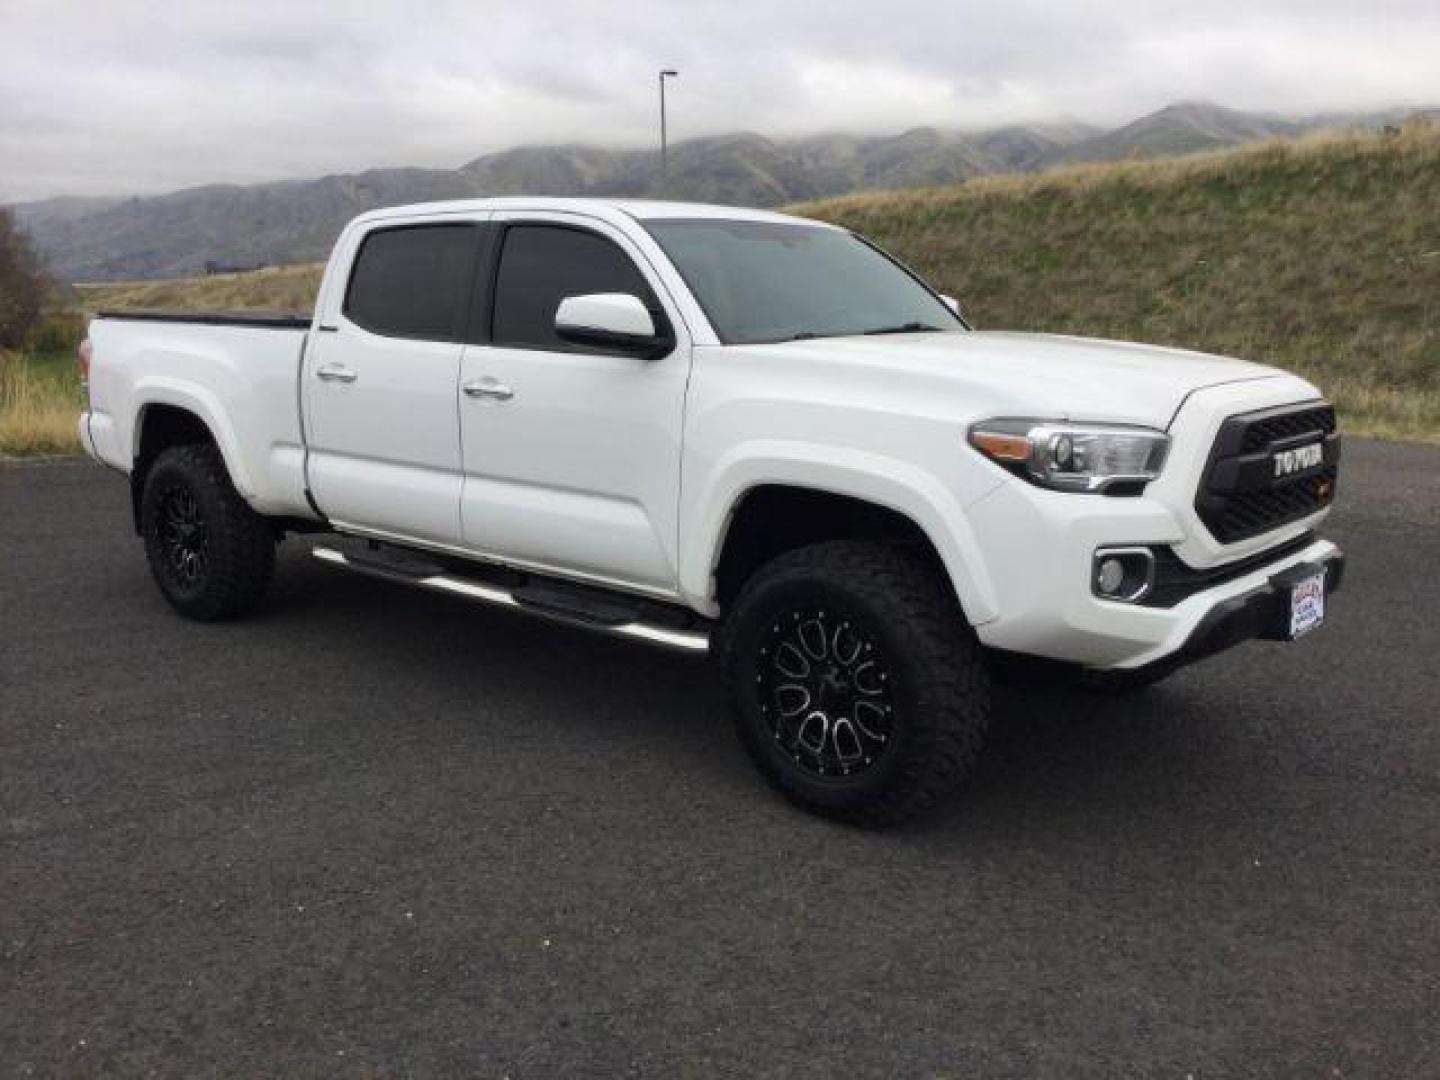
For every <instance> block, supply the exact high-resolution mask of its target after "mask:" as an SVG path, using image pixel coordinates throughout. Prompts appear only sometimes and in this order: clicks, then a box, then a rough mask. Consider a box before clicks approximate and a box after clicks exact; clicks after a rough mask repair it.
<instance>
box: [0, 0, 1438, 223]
mask: <svg viewBox="0 0 1440 1080" xmlns="http://www.w3.org/2000/svg"><path fill="white" fill-rule="evenodd" d="M662 66H667V67H675V68H678V69H679V70H680V73H681V74H680V78H679V79H678V80H676V81H675V82H674V83H673V84H672V85H671V88H670V91H669V103H670V118H671V137H672V139H683V138H685V137H686V136H691V135H702V134H714V133H717V132H722V131H732V130H738V129H747V130H752V131H759V132H761V133H763V134H767V135H794V134H804V133H811V132H818V131H827V130H846V131H854V132H898V131H901V130H903V129H905V128H908V127H913V126H916V125H919V124H936V125H942V126H949V127H958V128H976V127H984V126H990V125H995V124H1000V123H1005V122H1009V121H1015V120H1037V119H1053V118H1061V117H1070V118H1074V119H1082V120H1091V121H1096V122H1101V123H1118V122H1122V121H1126V120H1130V119H1133V118H1134V117H1136V116H1138V115H1140V114H1142V113H1145V112H1147V111H1150V110H1152V109H1155V108H1158V107H1159V106H1161V105H1165V104H1169V103H1171V102H1174V101H1179V100H1208V101H1214V102H1217V103H1220V104H1224V105H1230V106H1234V107H1237V108H1244V109H1268V110H1273V111H1278V112H1285V113H1306V112H1319V111H1329V110H1345V109H1363V108H1372V107H1384V106H1389V105H1411V104H1440V0H1415V2H1411V0H1375V2H1371V3H1361V2H1356V0H1350V2H1340V0H1293V2H1292V0H1249V2H1244V3H1232V2H1229V0H1201V2H1196V0H1174V2H1172V0H1151V2H1148V3H1147V2H1133V3H1120V2H1112V0H1074V2H1070V3H1066V2H1064V0H941V2H933V3H910V2H908V0H810V2H806V3H789V2H785V0H761V2H753V0H724V2H717V3H684V2H681V0H670V2H660V0H609V2H601V3H582V2H575V0H524V2H512V3H487V2H484V0H467V2H465V3H451V2H448V0H444V2H428V0H394V2H392V0H371V2H367V0H284V2H281V0H225V2H223V3H212V2H210V0H182V2H173V3H172V2H157V0H149V2H142V0H0V202H9V201H15V200H21V199H31V198H41V197H45V196H49V195H59V194H112V193H119V194H124V193H132V192H139V193H146V192H156V191H166V190H171V189H174V188H179V187H184V186H187V185H191V184H197V183H205V182H210V181H240V182H247V181H256V180H267V179H276V178H285V177H302V176H316V175H321V174H323V173H327V172H341V171H353V170H359V169H363V168H366V167H369V166H375V165H429V166H440V167H453V166H457V165H460V164H462V163H464V162H465V161H468V160H469V159H470V158H472V157H475V156H477V155H479V154H481V153H483V152H485V151H488V150H498V149H504V148H507V147H510V146H515V145H521V144H527V143H550V142H559V141H584V142H596V143H606V144H615V145H628V146H636V145H647V144H651V143H653V141H654V139H655V137H656V136H655V131H656V95H655V72H656V70H657V69H658V68H660V67H662Z"/></svg>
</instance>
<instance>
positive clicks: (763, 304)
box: [644, 219, 965, 345]
mask: <svg viewBox="0 0 1440 1080" xmlns="http://www.w3.org/2000/svg"><path fill="white" fill-rule="evenodd" d="M644 224H645V227H646V229H648V230H649V232H650V234H651V235H652V236H654V237H655V239H656V241H657V242H658V243H659V244H660V246H661V247H662V248H663V249H664V251H665V254H666V255H668V256H669V257H670V261H671V262H673V263H674V264H675V267H676V269H678V270H679V271H680V275H681V276H682V277H683V278H684V279H685V284H687V285H688V286H689V287H690V291H691V292H692V293H694V294H695V299H696V300H698V301H699V303H700V306H701V307H702V308H704V309H705V314H706V316H708V317H709V319H710V325H711V326H713V327H714V328H715V333H716V334H718V335H719V336H720V340H721V341H723V342H724V343H725V344H727V345H755V344H759V343H762V342H772V341H795V340H799V339H803V338H812V337H844V336H848V335H852V334H876V333H890V334H897V333H908V332H922V331H926V330H963V329H965V325H964V323H962V322H961V321H960V320H959V319H958V318H956V316H955V315H954V314H953V313H952V312H951V311H950V309H949V308H948V307H946V306H945V304H944V303H942V302H941V301H940V300H939V299H938V298H937V297H936V296H935V295H934V294H933V293H931V292H930V291H929V290H928V289H926V288H925V287H924V286H923V285H921V284H920V283H919V282H918V281H917V280H916V279H915V278H913V277H912V276H911V275H910V274H909V273H908V272H907V271H906V270H904V269H902V268H901V267H900V266H898V265H897V264H896V263H894V262H892V261H891V260H890V259H889V258H888V257H886V256H885V255H882V254H881V253H880V252H878V251H876V250H875V249H874V248H872V247H871V246H870V245H869V244H867V243H865V242H864V241H863V240H860V239H858V238H856V237H854V236H852V235H851V234H850V233H848V232H844V231H843V230H840V229H831V228H825V227H823V226H818V225H805V224H802V223H798V222H770V221H726V220H721V219H713V220H712V219H692V220H684V221H665V220H659V221H647V222H645V223H644Z"/></svg>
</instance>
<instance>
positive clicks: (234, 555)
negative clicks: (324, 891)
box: [80, 198, 1343, 825]
mask: <svg viewBox="0 0 1440 1080" xmlns="http://www.w3.org/2000/svg"><path fill="white" fill-rule="evenodd" d="M81 364H82V367H83V368H84V371H85V374H86V376H87V380H88V394H89V401H88V407H87V409H86V411H85V413H84V415H83V417H82V419H81V421H80V434H81V437H82V440H83V442H84V445H85V447H86V448H87V450H88V452H89V453H90V454H91V455H93V456H94V457H95V458H96V459H98V460H99V461H101V462H103V463H104V464H106V465H109V466H113V467H114V468H115V469H117V470H119V471H120V472H122V473H124V474H126V475H127V476H128V478H129V483H130V491H131V496H132V503H133V510H134V525H135V529H136V531H137V533H138V535H139V536H140V538H141V539H142V540H143V543H144V549H145V553H146V557H147V559H148V562H149V566H150V569H151V571H152V573H153V575H154V578H155V580H156V582H157V584H158V585H159V588H160V591H161V592H162V593H163V594H164V596H165V599H166V600H168V601H169V603H170V604H171V605H172V606H173V607H174V608H175V609H176V610H177V611H179V612H180V613H181V614H183V615H186V616H188V617H190V618H193V619H198V620H214V619H222V618H227V617H231V616H235V615H239V614H240V613H242V612H244V611H245V610H247V609H249V608H251V607H252V606H253V605H254V604H256V602H257V601H259V600H260V599H261V597H262V595H263V594H264V593H265V590H266V586H267V584H268V582H269V581H270V578H271V574H272V570H273V568H274V565H275V555H276V547H277V545H278V544H279V542H280V541H281V540H282V539H283V538H284V537H286V536H308V537H310V539H309V540H308V543H309V544H310V545H311V546H312V549H313V554H314V556H315V557H316V558H318V559H319V560H321V561H322V562H323V563H325V564H326V565H330V566H334V567H338V568H344V569H347V570H351V571H355V572H358V573H363V574H369V575H374V576H378V577H381V578H385V579H388V580H391V581H396V582H403V583H407V584H410V585H413V586H417V587H419V588H422V589H429V590H433V591H436V592H440V593H445V594H447V595H450V596H453V597H457V598H460V599H463V600H466V601H473V602H477V603H482V604H492V605H499V606H502V607H507V608H510V609H513V610H514V611H515V612H517V613H528V614H530V615H534V616H538V617H543V618H549V619H553V620H557V621H559V622H563V623H566V624H570V625H573V626H580V627H587V628H591V629H595V630H600V631H603V632H606V633H610V634H614V635H618V636H620V637H622V638H628V639H631V640H634V641H637V642H645V643H649V644H651V645H656V646H663V647H670V648H675V649H681V650H693V651H695V652H707V651H708V653H710V654H711V656H712V657H713V658H714V661H715V664H716V666H717V668H718V671H719V674H720V681H721V682H722V684H723V686H724V690H725V693H726V694H727V695H728V698H729V701H730V703H731V705H732V706H733V711H734V715H735V720H736V725H737V727H738V730H739V734H740V737H741V739H742V741H743V743H744V745H745V747H746V748H747V750H748V751H749V753H750V755H751V756H752V757H753V759H754V761H755V762H756V763H757V765H758V766H759V768H760V770H761V771H762V772H763V773H764V775H765V776H766V777H767V778H768V779H769V781H770V782H771V783H773V784H774V785H775V786H776V787H777V788H778V789H779V790H780V791H782V792H783V793H784V794H785V795H787V796H789V797H790V798H791V799H793V800H795V801H796V802H798V803H800V804H802V805H803V806H805V807H808V808H810V809H812V810H816V811H818V812H821V813H824V814H827V815H830V816H833V817H838V818H841V819H844V820H848V821H852V822H856V823H861V824H869V825H882V824H888V823H892V822H896V821H899V820H901V819H903V818H905V817H907V816H909V815H912V814H914V813H916V812H917V811H920V810H923V809H925V808H927V807H929V806H931V805H933V804H934V803H935V802H936V801H937V800H938V799H940V798H941V796H943V795H944V794H945V793H947V792H949V791H951V790H952V789H955V788H956V787H958V786H960V785H961V784H962V783H963V781H964V780H965V779H966V778H967V776H968V775H969V774H970V773H971V772H972V771H973V769H974V766H975V762H976V758H977V755H978V754H979V752H980V749H981V746H982V743H983V740H984V735H985V730H986V725H987V722H988V716H989V708H990V679H991V674H992V672H995V671H1010V670H1014V666H1015V665H1016V664H1020V665H1022V666H1023V665H1027V664H1031V665H1045V666H1046V667H1047V668H1050V669H1063V670H1065V671H1067V672H1073V673H1075V675H1076V676H1077V678H1076V681H1077V682H1078V683H1083V682H1087V681H1088V682H1100V683H1105V684H1108V685H1110V686H1114V687H1126V686H1132V687H1133V686H1140V685H1143V684H1145V683H1148V682H1151V681H1153V680H1154V679H1156V678H1158V677H1160V676H1162V675H1164V674H1166V673H1168V672H1169V671H1171V670H1173V669H1174V668H1175V667H1177V666H1179V665H1181V664H1183V663H1186V662H1188V661H1191V660H1194V659H1196V658H1199V657H1202V656H1205V655H1207V654H1210V653H1213V652H1215V651H1217V650H1219V649H1222V648H1226V647H1228V646H1231V645H1234V644H1236V643H1238V642H1241V641H1244V640H1247V639H1252V638H1262V639H1272V640H1289V639H1294V638H1298V637H1300V636H1302V635H1303V634H1305V633H1307V632H1309V631H1310V630H1312V629H1313V628H1314V627H1316V626H1317V625H1319V624H1320V622H1321V621H1322V620H1323V618H1324V616H1325V606H1326V599H1327V596H1328V594H1329V593H1331V592H1332V591H1333V590H1334V589H1335V588H1336V587H1337V586H1338V585H1339V584H1340V577H1341V571H1342V569H1343V561H1342V556H1341V553H1340V551H1339V550H1338V549H1337V548H1336V546H1335V545H1334V544H1333V543H1331V542H1330V541H1328V540H1326V539H1323V538H1322V537H1321V536H1319V535H1318V534H1317V533H1316V531H1315V530H1316V528H1317V526H1318V525H1319V523H1320V522H1321V521H1322V519H1323V518H1324V517H1325V516H1326V514H1327V513H1328V511H1329V509H1330V506H1331V503H1332V501H1333V499H1334V497H1335V485H1336V472H1337V465H1338V460H1339V455H1340V436H1339V434H1338V432H1337V430H1336V422H1335V412H1334V410H1333V408H1332V407H1331V406H1330V405H1329V404H1328V403H1327V402H1326V401H1324V400H1323V399H1322V397H1321V395H1320V393H1319V391H1317V390H1316V388H1315V387H1314V386H1312V385H1310V384H1309V383H1308V382H1305V381H1304V380H1302V379H1300V378H1297V377H1296V376H1294V375H1291V374H1287V373H1285V372H1283V371H1279V370H1276V369H1274V368H1271V367H1265V366H1262V365H1259V364H1254V363H1247V362H1242V361H1239V360H1232V359H1226V358H1222V357H1217V356H1209V355H1203V354H1200V353H1195V352H1186V351H1181V350H1176V349H1169V348H1157V347H1152V346H1148V345H1139V344H1127V343H1121V342H1114V341H1096V340H1086V339H1081V338H1075V337H1059V336H1049V335H1042V334H1032V333H1000V332H993V331H980V330H976V329H973V328H972V327H971V326H970V325H969V324H968V322H967V321H966V320H965V319H964V318H963V317H962V315H961V313H960V310H959V307H958V305H957V304H956V303H955V301H954V300H952V299H950V298H948V297H944V296H941V295H939V294H938V293H936V292H935V291H933V290H932V289H931V288H929V287H928V286H927V285H926V284H925V283H924V282H923V281H922V280H920V278H919V277H917V276H916V275H915V274H914V273H912V272H911V271H909V270H908V269H906V268H905V267H904V266H902V265H901V264H900V263H899V262H897V261H895V260H894V259H893V258H891V257H889V256H888V255H886V254H885V253H884V252H882V251H880V250H879V249H878V248H876V247H875V246H873V245H872V244H870V243H868V242H867V241H865V240H864V239H862V238H860V237H858V236H856V235H854V234H853V233H851V232H848V231H846V230H844V229H841V228H837V227H835V226H832V225H828V224H823V223H819V222H815V221H808V220H803V219H800V218H795V217H789V216H785V215H781V214H776V213H768V212H760V211H749V210H738V209H733V208H724V207H710V206H697V205H688V204H679V203H665V202H626V201H611V200H578V199H538V198H537V199H526V198H515V199H488V200H480V201H466V202H453V203H440V204H431V205H422V206H411V207H403V208H395V209H386V210H380V211H375V212H372V213H366V214H363V215H361V216H360V217H358V218H356V219H355V220H354V221H353V222H351V223H350V224H349V225H348V226H347V227H346V228H345V230H344V231H343V233H342V234H341V236H340V237H339V240H338V241H337V243H336V245H335V249H334V252H333V254H332V256H331V258H330V262H329V266H328V268H327V269H326V272H325V276H324V279H323V282H322V284H321V286H320V291H319V294H318V297H317V302H316V306H315V310H314V313H313V315H309V316H287V315H276V316H270V315H256V314H176V313H169V312H116V313H103V312H102V313H101V314H100V315H99V316H98V317H97V318H96V319H95V320H94V321H93V322H92V324H91V326H90V329H89V337H88V339H87V341H86V343H85V344H84V345H83V346H82V350H81Z"/></svg>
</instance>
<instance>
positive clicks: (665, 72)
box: [659, 68, 680, 193]
mask: <svg viewBox="0 0 1440 1080" xmlns="http://www.w3.org/2000/svg"><path fill="white" fill-rule="evenodd" d="M679 74H680V73H679V72H678V71H671V70H670V69H669V68H664V69H662V70H661V72H660V78H659V82H660V190H661V192H662V193H663V192H664V190H665V180H666V171H667V168H668V166H669V162H668V161H667V160H666V156H667V153H668V147H667V146H666V142H665V80H666V79H667V78H670V79H673V78H675V77H676V76H677V75H679Z"/></svg>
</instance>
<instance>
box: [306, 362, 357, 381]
mask: <svg viewBox="0 0 1440 1080" xmlns="http://www.w3.org/2000/svg"><path fill="white" fill-rule="evenodd" d="M315 377H316V378H317V379H324V380H325V381H326V382H354V381H355V380H356V379H357V378H358V377H359V376H357V375H356V374H355V372H353V371H351V370H350V369H349V368H347V367H341V366H340V365H339V364H322V365H321V366H320V367H318V368H316V369H315Z"/></svg>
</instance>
